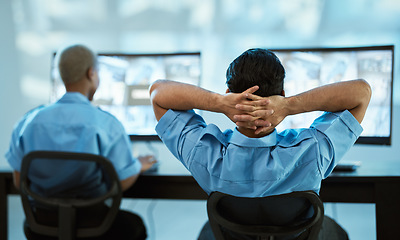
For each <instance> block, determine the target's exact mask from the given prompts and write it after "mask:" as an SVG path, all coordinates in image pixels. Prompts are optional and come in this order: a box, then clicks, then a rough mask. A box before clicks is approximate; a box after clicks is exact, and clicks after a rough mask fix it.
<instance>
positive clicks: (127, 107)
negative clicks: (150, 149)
mask: <svg viewBox="0 0 400 240" xmlns="http://www.w3.org/2000/svg"><path fill="white" fill-rule="evenodd" d="M98 63H99V79H100V85H99V88H98V89H97V91H96V93H95V95H94V97H93V104H94V105H97V106H99V107H100V108H101V109H102V110H104V111H107V112H110V113H111V114H113V115H114V116H115V117H116V118H117V119H118V120H119V121H121V123H122V125H123V126H124V127H125V130H126V132H127V134H129V135H130V136H131V138H135V137H137V138H139V139H140V138H141V137H142V139H145V138H146V139H150V140H151V139H157V138H158V137H157V136H156V132H155V126H156V124H157V121H156V119H155V117H154V113H153V108H152V107H151V104H150V96H149V86H150V85H151V84H152V83H153V82H154V81H156V80H158V79H170V80H175V81H180V82H184V83H189V84H193V85H199V84H200V73H201V65H200V53H174V54H99V55H98ZM53 65H54V64H53ZM51 76H52V86H53V87H52V94H51V102H54V101H56V100H57V99H59V98H60V97H61V96H62V95H63V94H64V93H65V88H64V86H63V83H62V81H61V79H60V76H59V73H58V70H57V68H56V67H55V66H53V67H52V71H51Z"/></svg>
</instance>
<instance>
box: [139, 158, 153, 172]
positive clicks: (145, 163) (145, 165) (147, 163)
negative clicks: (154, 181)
mask: <svg viewBox="0 0 400 240" xmlns="http://www.w3.org/2000/svg"><path fill="white" fill-rule="evenodd" d="M138 159H139V161H140V163H141V164H142V169H141V172H145V171H147V170H149V169H150V168H151V167H152V166H153V165H154V164H155V163H157V159H156V158H155V157H154V156H153V155H146V156H139V157H138Z"/></svg>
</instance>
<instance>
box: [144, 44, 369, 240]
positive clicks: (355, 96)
mask: <svg viewBox="0 0 400 240" xmlns="http://www.w3.org/2000/svg"><path fill="white" fill-rule="evenodd" d="M226 76H227V81H226V82H227V85H228V89H227V91H226V93H227V94H225V95H221V94H218V93H214V92H211V91H207V90H205V89H202V88H200V87H197V86H193V85H188V84H183V83H178V82H174V81H167V80H159V81H157V82H155V83H154V84H153V85H152V86H151V88H150V94H151V100H152V104H153V108H154V113H155V116H156V118H157V120H158V121H159V122H158V125H157V127H156V131H157V133H158V135H159V136H160V138H161V139H162V141H163V142H164V144H165V145H166V146H167V147H168V149H169V150H170V151H171V152H172V153H173V154H174V156H175V157H176V158H177V159H179V161H181V162H182V164H183V165H184V166H185V167H186V168H187V169H188V170H189V171H190V172H191V174H192V175H193V177H194V178H195V179H196V181H197V182H198V183H199V185H200V186H201V187H202V188H203V189H204V191H205V192H206V193H207V194H210V193H211V192H213V191H219V192H223V193H227V194H231V195H235V196H242V197H263V196H269V195H278V194H284V193H289V192H293V191H306V190H313V191H315V192H316V193H319V190H320V187H321V180H322V179H324V178H326V177H328V176H329V174H330V173H331V172H332V170H333V168H334V167H335V165H336V164H337V162H338V161H339V160H340V159H341V158H342V157H343V155H344V154H345V153H346V152H347V151H348V150H349V149H350V148H351V146H353V144H354V142H355V141H356V140H357V138H358V137H359V135H360V134H361V132H362V128H361V126H360V123H361V121H362V119H363V117H364V114H365V111H366V109H367V106H368V104H369V100H370V96H371V89H370V86H369V85H368V83H366V82H365V81H364V80H353V81H345V82H341V83H336V84H331V85H326V86H322V87H319V88H315V89H312V90H310V91H307V92H304V93H301V94H299V95H296V96H291V97H284V96H285V95H284V90H283V80H284V77H285V70H284V68H283V66H282V64H281V62H280V61H279V59H278V58H277V57H276V55H275V54H274V53H272V52H271V51H269V50H265V49H250V50H248V51H246V52H244V53H243V54H242V55H240V56H239V57H237V58H236V59H235V60H234V61H233V62H232V63H231V64H230V66H229V67H228V70H227V74H226ZM192 109H201V110H207V111H212V112H217V113H223V114H225V115H226V116H227V117H228V118H229V119H231V120H232V121H234V122H236V125H237V128H235V129H233V130H230V129H229V130H226V131H224V132H221V130H220V129H219V128H218V127H217V126H215V125H214V124H206V123H205V121H204V120H203V119H202V117H200V116H199V115H197V114H196V113H195V112H194V111H193V110H192ZM310 111H325V113H324V114H323V115H322V116H320V117H319V118H317V119H315V121H314V123H313V124H312V125H311V126H310V127H309V128H306V129H287V130H285V131H283V132H281V133H278V132H277V131H276V130H275V127H276V125H278V124H279V123H280V122H281V121H282V120H283V119H284V118H285V117H286V116H288V115H295V114H299V113H304V112H310ZM323 222H324V223H323V227H322V230H321V231H320V236H319V237H320V239H347V234H346V232H345V231H344V230H343V229H341V228H340V226H339V225H337V224H336V223H335V222H334V221H333V220H332V219H329V218H327V217H325V218H324V221H323ZM207 231H211V230H210V229H209V228H207V225H206V226H205V228H203V231H202V232H201V234H200V239H213V236H212V233H210V232H208V234H210V235H208V236H207ZM239 239H245V238H244V236H242V237H239Z"/></svg>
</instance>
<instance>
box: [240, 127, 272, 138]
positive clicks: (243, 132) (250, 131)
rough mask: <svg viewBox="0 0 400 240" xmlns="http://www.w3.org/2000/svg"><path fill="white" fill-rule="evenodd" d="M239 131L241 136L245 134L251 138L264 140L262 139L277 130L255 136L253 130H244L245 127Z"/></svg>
mask: <svg viewBox="0 0 400 240" xmlns="http://www.w3.org/2000/svg"><path fill="white" fill-rule="evenodd" d="M237 129H238V131H239V132H240V133H241V134H243V135H245V136H246V137H249V138H262V137H265V136H267V135H269V134H271V133H272V132H273V131H274V130H275V129H271V130H269V131H268V132H263V133H260V134H255V133H254V130H253V129H248V128H244V127H238V128H237Z"/></svg>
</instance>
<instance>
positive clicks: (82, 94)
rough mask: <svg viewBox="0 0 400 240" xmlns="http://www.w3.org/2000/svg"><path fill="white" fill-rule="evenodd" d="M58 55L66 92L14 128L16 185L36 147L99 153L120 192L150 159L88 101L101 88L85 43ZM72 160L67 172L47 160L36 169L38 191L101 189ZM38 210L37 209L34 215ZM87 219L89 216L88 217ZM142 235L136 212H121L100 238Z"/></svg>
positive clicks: (10, 159)
mask: <svg viewBox="0 0 400 240" xmlns="http://www.w3.org/2000/svg"><path fill="white" fill-rule="evenodd" d="M56 59H57V62H58V68H59V72H60V76H61V78H62V80H63V82H64V85H65V88H66V91H67V92H66V94H65V95H64V96H63V97H61V98H60V99H59V100H58V101H57V102H55V103H54V104H49V105H47V106H41V107H38V108H35V109H33V110H31V111H30V112H28V113H27V114H26V115H25V116H24V117H23V118H22V119H21V120H20V122H18V123H17V125H16V126H15V129H14V131H13V133H12V138H11V143H10V148H9V150H8V152H7V153H6V158H7V160H8V162H9V164H10V165H11V167H12V168H13V169H14V183H15V186H16V187H17V188H19V180H20V170H21V162H22V158H23V157H24V155H26V154H27V153H29V152H31V151H36V150H50V151H69V152H82V153H91V154H99V155H102V156H104V157H106V158H107V159H109V160H110V161H111V162H112V164H113V165H114V168H115V170H116V172H117V174H118V176H119V178H120V180H121V186H122V190H126V189H128V188H129V187H130V186H132V184H134V183H135V181H136V179H137V178H138V176H139V174H140V173H141V172H143V171H146V170H147V169H149V168H150V167H151V166H152V165H153V163H154V162H155V160H154V158H153V157H152V156H144V157H139V158H138V159H137V158H135V157H133V155H132V150H131V147H132V145H131V142H130V140H129V138H128V136H127V134H126V133H125V130H124V128H123V126H122V124H121V123H120V122H119V121H118V120H117V119H116V118H115V117H114V116H112V115H111V114H109V113H107V112H104V111H102V110H101V109H99V108H97V107H95V106H93V105H92V104H91V102H90V101H91V100H92V99H93V95H94V94H95V92H96V90H97V88H98V86H99V76H98V68H97V66H98V63H97V56H96V55H95V54H94V53H93V52H92V51H91V50H90V49H88V48H87V47H85V46H82V45H72V46H69V47H66V48H65V49H62V50H60V51H59V52H58V53H57V56H56ZM70 164H71V165H69V167H70V169H71V171H69V170H68V169H65V171H62V173H61V174H59V173H55V169H56V168H57V166H54V164H53V165H52V164H49V163H48V162H47V164H46V165H43V166H40V169H35V171H36V172H37V173H38V174H42V175H41V176H37V177H39V178H40V177H43V176H44V177H45V181H41V182H38V183H36V185H38V186H36V188H37V189H38V190H41V189H45V191H42V192H41V194H43V195H47V196H50V195H52V196H55V195H56V196H57V194H63V191H66V190H68V189H76V188H77V187H78V186H80V187H81V188H82V186H83V188H85V189H83V190H82V189H81V190H82V191H79V193H78V195H79V197H85V196H84V195H85V194H86V195H90V194H95V192H96V189H99V188H100V187H99V186H97V185H96V186H93V182H94V181H93V176H92V175H93V174H90V171H89V170H88V169H82V168H84V166H83V165H80V166H76V165H74V164H72V163H70ZM72 165H73V166H72ZM85 166H86V165H85ZM72 169H74V171H72ZM65 179H74V181H66V180H65ZM96 183H97V184H98V182H96ZM96 187H97V188H96ZM93 189H95V190H94V191H92V190H93ZM93 212H98V211H96V210H95V211H92V213H93ZM40 214H41V212H40V210H38V216H40ZM43 215H44V214H43ZM87 215H91V214H87ZM87 217H88V218H89V219H91V218H90V217H91V216H87ZM43 218H44V219H43V221H51V219H47V217H43ZM92 218H96V217H92ZM94 220H96V219H94ZM146 235H147V234H146V229H145V226H144V224H143V221H142V219H141V218H140V217H139V216H138V215H136V214H133V213H130V212H127V211H122V210H120V212H119V213H118V215H117V217H116V220H115V222H114V224H113V225H112V226H111V228H110V230H109V231H108V232H106V234H105V235H104V236H103V237H104V239H111V238H115V239H145V238H146ZM46 239H47V238H46ZM101 239H103V238H101Z"/></svg>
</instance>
